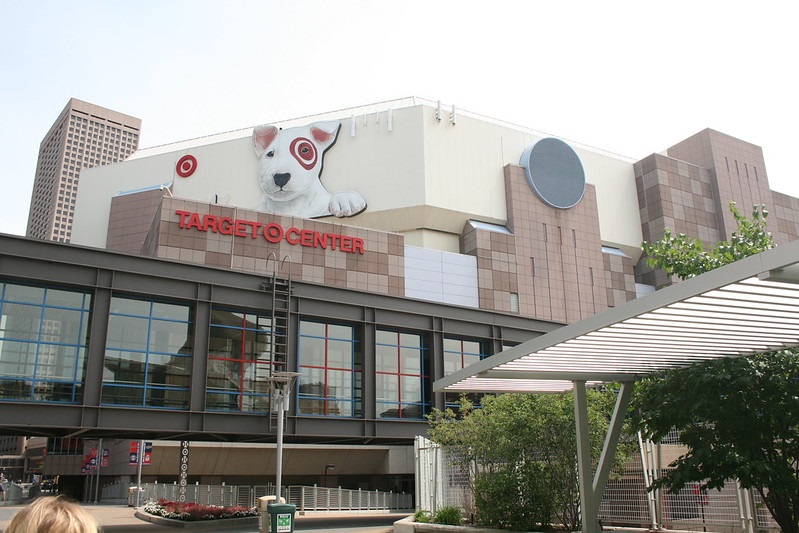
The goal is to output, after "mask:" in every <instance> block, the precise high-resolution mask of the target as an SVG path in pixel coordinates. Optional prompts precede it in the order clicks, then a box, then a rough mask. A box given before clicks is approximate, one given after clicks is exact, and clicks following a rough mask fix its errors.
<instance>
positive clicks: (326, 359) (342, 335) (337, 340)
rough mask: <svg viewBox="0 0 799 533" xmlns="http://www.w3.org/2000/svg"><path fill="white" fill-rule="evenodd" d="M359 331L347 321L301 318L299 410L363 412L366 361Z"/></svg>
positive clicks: (332, 413) (327, 413)
mask: <svg viewBox="0 0 799 533" xmlns="http://www.w3.org/2000/svg"><path fill="white" fill-rule="evenodd" d="M356 331H357V330H356V328H354V327H353V326H349V325H344V324H334V323H331V322H315V321H310V320H301V321H300V334H299V342H298V346H297V359H298V362H299V371H300V373H301V376H300V378H299V386H298V397H299V406H298V407H299V408H298V412H299V414H303V415H319V416H341V417H360V416H362V413H363V371H362V370H363V362H362V354H361V343H360V339H359V338H358V336H357V334H356Z"/></svg>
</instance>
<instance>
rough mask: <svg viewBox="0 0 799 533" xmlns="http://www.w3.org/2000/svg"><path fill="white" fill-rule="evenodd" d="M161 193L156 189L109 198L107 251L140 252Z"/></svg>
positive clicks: (161, 195) (162, 193)
mask: <svg viewBox="0 0 799 533" xmlns="http://www.w3.org/2000/svg"><path fill="white" fill-rule="evenodd" d="M163 196H164V192H163V191H161V190H159V189H155V190H151V191H142V192H138V193H133V194H126V195H124V196H115V197H114V198H112V199H111V210H110V212H109V215H108V231H107V233H106V245H105V247H106V248H107V249H109V250H114V251H117V252H126V253H135V254H138V253H142V251H143V246H144V243H145V240H146V239H147V234H148V233H149V231H150V227H151V226H152V223H153V219H154V218H155V215H156V213H157V212H158V209H159V206H160V204H161V198H162V197H163Z"/></svg>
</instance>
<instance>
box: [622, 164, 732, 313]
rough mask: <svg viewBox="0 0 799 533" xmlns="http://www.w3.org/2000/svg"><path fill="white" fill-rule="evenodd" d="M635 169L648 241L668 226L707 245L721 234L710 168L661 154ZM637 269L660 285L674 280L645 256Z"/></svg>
mask: <svg viewBox="0 0 799 533" xmlns="http://www.w3.org/2000/svg"><path fill="white" fill-rule="evenodd" d="M634 170H635V173H636V174H635V183H636V186H637V187H638V196H639V199H642V200H643V203H641V202H640V201H639V208H640V215H641V229H642V233H643V238H644V240H645V241H647V242H655V241H657V240H659V239H660V238H661V237H662V236H663V234H664V232H665V229H666V228H669V229H671V230H672V232H673V233H685V234H686V235H690V236H697V237H699V238H700V239H702V241H703V242H704V243H705V244H706V245H707V246H712V245H713V244H715V243H716V242H717V241H718V240H719V239H721V238H722V234H721V233H720V232H719V229H718V222H717V216H718V212H717V202H716V201H715V198H714V195H713V179H712V176H711V173H710V172H709V171H707V170H705V169H703V168H701V167H699V166H697V165H695V164H691V163H686V162H685V161H678V160H675V159H672V158H669V157H666V156H664V155H660V154H652V155H650V156H649V157H646V158H644V159H642V160H641V161H639V162H638V163H636V164H635V165H634ZM641 188H643V190H642V189H641ZM635 273H636V277H637V280H638V282H639V283H645V284H648V285H655V286H656V287H658V288H660V287H662V286H664V285H670V284H671V283H672V280H671V278H669V277H668V276H666V275H665V274H664V273H663V272H660V271H657V272H655V271H653V269H652V268H651V267H649V266H648V265H647V264H646V259H645V258H643V257H642V258H641V260H640V261H639V263H638V265H637V267H636V268H635ZM614 289H616V290H620V289H618V288H614ZM633 291H634V287H633ZM614 299H615V296H614Z"/></svg>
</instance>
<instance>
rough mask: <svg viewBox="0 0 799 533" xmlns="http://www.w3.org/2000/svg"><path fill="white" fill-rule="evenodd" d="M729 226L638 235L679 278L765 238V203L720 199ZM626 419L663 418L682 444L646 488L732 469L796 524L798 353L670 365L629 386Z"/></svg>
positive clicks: (640, 423)
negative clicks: (748, 211)
mask: <svg viewBox="0 0 799 533" xmlns="http://www.w3.org/2000/svg"><path fill="white" fill-rule="evenodd" d="M730 210H731V211H732V213H733V215H734V217H735V220H736V222H737V223H738V228H737V231H736V232H735V233H733V234H732V236H731V238H730V240H729V241H725V242H719V243H717V245H716V246H715V248H713V249H711V250H707V251H706V250H704V249H703V247H702V244H701V242H699V241H698V240H696V239H690V238H688V237H686V236H685V235H682V234H680V235H678V236H677V237H673V236H672V235H671V233H670V232H667V233H666V235H665V236H664V237H663V239H661V240H660V241H658V242H657V243H654V244H647V243H644V245H643V249H644V251H645V252H646V253H647V255H648V259H647V260H648V262H649V265H650V266H652V267H657V268H661V269H663V270H665V271H666V272H667V273H668V274H670V275H677V276H678V277H680V278H681V279H686V278H690V277H692V276H696V275H699V274H701V273H703V272H707V271H708V270H712V269H714V268H716V267H719V266H722V265H725V264H728V263H732V262H733V261H736V260H738V259H741V258H743V257H746V256H749V255H752V254H755V253H758V252H762V251H764V250H767V249H769V248H773V247H774V246H775V244H774V241H773V240H772V238H771V235H770V234H769V233H768V232H767V231H766V217H767V216H768V212H767V211H766V210H765V209H763V208H762V207H755V209H754V212H753V218H752V219H747V218H746V217H745V216H743V215H741V214H740V213H739V212H738V210H737V209H736V208H735V205H734V204H731V205H730ZM632 408H633V413H634V414H633V417H632V418H633V421H634V424H635V425H636V427H637V428H639V429H641V430H642V432H643V433H644V434H645V435H646V436H647V437H648V438H651V439H652V440H654V441H658V440H660V439H661V438H662V437H663V436H664V435H666V433H668V432H669V431H670V430H671V429H672V428H676V429H678V430H679V431H680V436H681V440H682V442H683V444H684V445H685V446H686V450H687V451H686V452H685V453H684V454H683V455H682V456H680V457H679V458H678V459H676V460H675V461H674V462H673V463H672V464H671V465H670V466H671V469H669V470H667V471H666V473H665V474H664V475H663V476H662V477H660V478H659V479H657V480H655V482H654V483H653V486H652V488H659V487H663V488H667V489H668V490H670V491H672V492H677V491H679V490H680V489H682V488H683V487H684V486H685V485H686V484H687V483H690V482H699V483H701V486H702V487H708V488H717V489H720V488H722V487H723V486H724V484H725V482H728V481H729V480H731V479H735V478H737V479H739V480H740V483H741V485H742V486H743V487H744V488H752V489H755V490H756V491H757V492H758V493H759V494H760V496H761V497H762V498H763V501H764V502H765V504H766V506H767V508H768V509H769V511H770V512H771V514H772V516H773V517H774V519H775V520H776V522H777V523H778V524H779V526H780V528H781V529H782V531H784V532H786V533H799V475H798V474H799V470H797V469H798V468H799V354H798V353H797V352H796V351H791V350H788V351H779V352H770V353H763V354H758V355H754V356H751V357H741V358H725V359H720V360H715V361H711V362H706V363H702V364H698V365H694V366H691V367H688V368H684V369H680V370H673V371H669V372H666V373H664V374H663V375H661V376H657V377H653V378H649V379H646V380H644V381H642V382H641V383H639V384H638V386H637V387H636V394H635V397H634V399H633V404H632Z"/></svg>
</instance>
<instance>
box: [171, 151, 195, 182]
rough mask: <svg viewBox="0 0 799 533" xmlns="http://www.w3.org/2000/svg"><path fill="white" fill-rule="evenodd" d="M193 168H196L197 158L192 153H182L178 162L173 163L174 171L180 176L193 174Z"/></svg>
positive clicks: (184, 176) (185, 176) (186, 176)
mask: <svg viewBox="0 0 799 533" xmlns="http://www.w3.org/2000/svg"><path fill="white" fill-rule="evenodd" d="M195 170H197V158H196V157H194V156H193V155H184V156H183V157H181V158H180V159H179V160H178V164H177V165H175V172H177V173H178V176H180V177H181V178H188V177H189V176H191V175H192V174H194V171H195Z"/></svg>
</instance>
